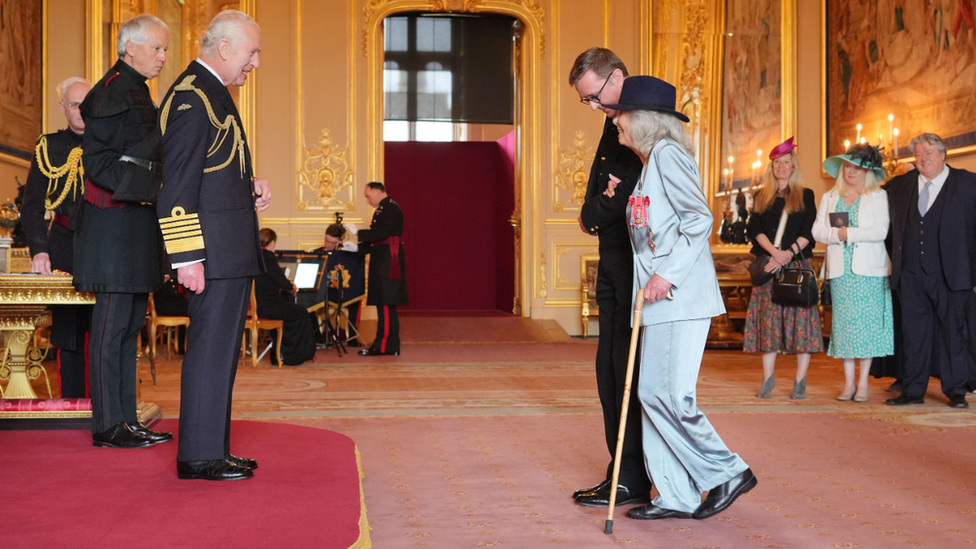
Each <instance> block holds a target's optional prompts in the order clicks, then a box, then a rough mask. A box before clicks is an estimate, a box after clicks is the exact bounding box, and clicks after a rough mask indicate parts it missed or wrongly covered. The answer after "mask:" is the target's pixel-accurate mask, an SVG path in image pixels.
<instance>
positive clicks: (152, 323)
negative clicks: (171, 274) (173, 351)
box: [149, 294, 190, 361]
mask: <svg viewBox="0 0 976 549" xmlns="http://www.w3.org/2000/svg"><path fill="white" fill-rule="evenodd" d="M189 325H190V317H188V316H160V315H158V314H156V301H155V300H154V299H153V294H149V356H150V358H151V359H152V360H153V361H155V360H156V339H157V337H156V336H157V333H156V332H157V328H159V327H164V328H166V331H167V335H168V337H167V340H166V358H170V345H171V344H172V343H175V342H176V340H175V338H174V337H173V335H172V332H175V331H176V329H177V327H179V326H183V327H187V326H189Z"/></svg>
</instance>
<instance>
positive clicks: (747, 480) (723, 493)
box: [694, 469, 759, 519]
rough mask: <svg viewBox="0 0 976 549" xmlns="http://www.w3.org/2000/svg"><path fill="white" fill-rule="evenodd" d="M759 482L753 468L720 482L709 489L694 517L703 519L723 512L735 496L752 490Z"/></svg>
mask: <svg viewBox="0 0 976 549" xmlns="http://www.w3.org/2000/svg"><path fill="white" fill-rule="evenodd" d="M757 484H759V481H758V480H756V475H754V474H752V469H746V470H745V471H743V472H741V473H739V474H738V475H736V476H734V477H733V478H732V479H731V480H729V481H728V482H726V483H725V484H720V485H718V486H716V487H715V488H712V489H711V490H709V491H708V496H706V497H705V501H703V502H702V504H701V505H699V506H698V509H697V510H695V513H694V517H695V518H696V519H703V518H708V517H710V516H712V515H717V514H719V513H721V512H722V511H724V510H726V509H728V507H729V505H732V502H733V501H735V498H737V497H739V496H741V495H742V494H744V493H746V492H748V491H749V490H752V489H753V488H755V487H756V485H757Z"/></svg>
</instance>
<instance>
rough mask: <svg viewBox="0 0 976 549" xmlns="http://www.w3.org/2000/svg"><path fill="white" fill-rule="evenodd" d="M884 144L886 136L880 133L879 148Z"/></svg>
mask: <svg viewBox="0 0 976 549" xmlns="http://www.w3.org/2000/svg"><path fill="white" fill-rule="evenodd" d="M883 144H884V136H883V135H881V134H880V133H879V134H878V146H879V147H880V146H881V145H883Z"/></svg>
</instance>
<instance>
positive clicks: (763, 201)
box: [752, 151, 803, 213]
mask: <svg viewBox="0 0 976 549" xmlns="http://www.w3.org/2000/svg"><path fill="white" fill-rule="evenodd" d="M789 155H790V164H791V165H792V166H793V173H791V174H790V179H789V183H787V185H786V206H785V207H784V208H785V210H786V212H787V213H795V212H802V211H803V176H802V175H800V161H799V159H797V157H796V153H795V152H793V151H790V153H789ZM773 160H775V159H773ZM773 160H770V161H769V163H767V164H766V171H764V172H763V176H762V187H761V188H760V189H759V191H758V192H757V193H756V199H755V202H754V203H753V207H752V211H753V212H756V213H762V212H765V211H766V210H768V209H769V208H770V206H772V205H773V202H775V201H776V194H777V193H778V192H779V183H778V182H777V181H776V178H775V177H774V176H773Z"/></svg>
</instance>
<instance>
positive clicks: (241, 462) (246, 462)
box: [224, 454, 258, 471]
mask: <svg viewBox="0 0 976 549" xmlns="http://www.w3.org/2000/svg"><path fill="white" fill-rule="evenodd" d="M224 460H225V461H227V462H229V463H230V464H231V465H236V466H238V467H243V468H244V469H250V470H252V471H253V470H255V469H257V468H258V462H257V460H253V459H250V458H242V457H238V456H235V455H234V454H227V457H225V458H224Z"/></svg>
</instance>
